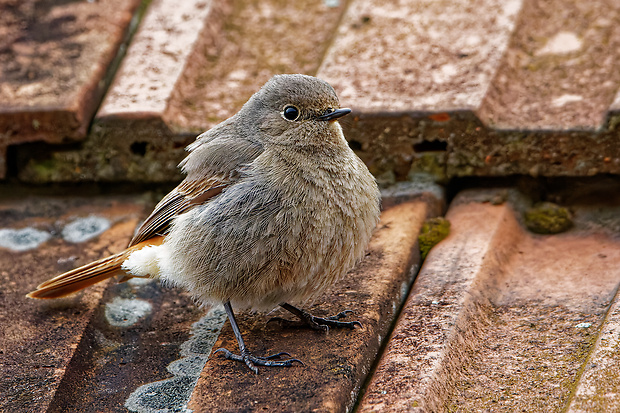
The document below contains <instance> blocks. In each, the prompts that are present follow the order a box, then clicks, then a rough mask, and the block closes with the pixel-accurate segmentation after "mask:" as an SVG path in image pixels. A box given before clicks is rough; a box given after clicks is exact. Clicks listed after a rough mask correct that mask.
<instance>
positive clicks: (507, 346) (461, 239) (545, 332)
mask: <svg viewBox="0 0 620 413" xmlns="http://www.w3.org/2000/svg"><path fill="white" fill-rule="evenodd" d="M492 197H493V196H492V195H491V196H489V195H488V193H485V192H483V191H477V192H474V191H472V192H466V193H462V194H461V195H460V196H459V197H457V199H456V200H455V202H454V203H453V204H452V205H451V207H450V209H449V211H448V214H447V218H448V219H449V220H450V222H451V224H452V227H451V228H452V232H451V234H450V236H449V237H448V238H446V239H445V240H444V241H443V242H442V243H440V244H439V245H437V246H436V247H435V249H433V250H432V251H431V253H430V255H429V256H428V258H427V260H426V262H425V263H424V266H423V267H422V269H421V272H420V274H419V275H418V277H417V279H416V282H415V284H414V286H413V289H412V292H411V294H410V296H409V299H408V300H407V303H406V304H405V308H404V310H403V312H402V313H401V316H400V318H399V320H398V322H397V325H396V327H395V329H394V331H393V333H392V336H391V339H390V341H389V343H388V344H387V347H386V351H385V353H384V354H383V356H382V359H381V361H380V362H379V365H378V367H377V370H376V372H375V374H374V376H373V378H372V380H371V383H370V384H369V386H368V389H367V391H366V393H365V395H364V398H363V400H362V401H361V404H360V411H443V410H451V409H454V408H456V406H458V408H460V409H464V410H487V409H488V410H493V411H520V410H522V409H525V410H528V411H531V410H537V411H538V410H544V411H561V410H562V409H563V407H564V406H565V405H566V404H567V403H568V402H569V401H570V400H571V397H572V391H573V390H572V389H573V385H574V384H573V383H575V382H579V380H580V376H582V371H583V368H584V366H585V365H586V363H587V360H588V354H589V353H590V351H592V349H593V348H594V349H595V350H594V351H595V352H594V354H595V355H594V356H593V358H592V359H591V360H596V359H597V357H599V358H600V357H602V354H604V353H605V347H604V345H600V344H599V345H598V346H594V343H595V342H596V338H597V336H598V326H600V325H601V323H604V322H605V320H606V314H608V312H609V311H610V305H611V304H612V300H613V299H614V296H615V294H616V289H617V280H618V277H619V276H620V273H619V272H618V265H617V263H618V261H619V260H620V252H619V251H620V248H618V247H619V246H620V244H619V243H618V239H617V234H616V235H614V233H613V230H612V231H610V229H612V228H615V227H617V222H616V221H617V220H615V221H613V220H612V221H611V222H616V223H614V224H611V223H609V224H608V225H606V227H608V229H605V228H604V227H600V226H599V225H597V224H595V223H596V222H597V221H599V222H600V220H601V219H603V218H602V217H604V216H611V215H609V214H613V211H616V210H617V206H615V207H608V209H604V208H601V206H599V207H597V208H590V209H589V210H588V208H581V207H576V212H575V214H576V216H577V218H576V220H577V221H579V222H578V223H577V224H576V228H575V229H573V230H571V231H569V232H567V233H564V234H558V235H552V236H539V235H533V234H531V233H529V232H527V231H526V230H524V229H523V228H522V227H521V226H520V224H519V222H518V220H519V216H518V215H516V214H515V212H514V210H513V207H514V205H512V203H510V204H508V203H505V204H502V205H491V204H490V203H489V202H488V201H489V199H491V198H492ZM511 205H512V207H511ZM614 208H615V209H614ZM595 209H596V211H595ZM610 225H611V228H609V226H610ZM612 310H613V308H612ZM612 314H613V313H612ZM609 319H610V318H608V320H609ZM603 329H604V331H606V330H609V331H613V329H614V322H613V321H611V322H610V321H607V322H606V323H605V327H603ZM603 338H604V336H603ZM597 349H598V350H597ZM614 357H615V356H613V355H607V354H605V358H606V360H605V363H604V364H601V370H599V371H597V370H596V367H591V368H590V372H591V373H590V375H589V376H588V375H586V376H585V377H583V378H582V379H581V380H582V382H584V384H581V382H580V387H578V389H577V394H581V393H587V389H588V387H587V386H588V385H590V386H592V384H594V383H595V381H596V380H594V379H593V377H599V378H605V377H606V378H607V381H606V382H604V381H602V382H599V383H598V384H597V385H600V387H597V389H600V391H603V389H604V388H609V387H610V386H613V385H614V384H615V385H617V381H615V379H613V378H611V376H609V375H607V376H606V375H605V373H606V371H607V370H606V368H605V365H609V364H610V363H613V360H614ZM595 364H596V362H595ZM610 378H611V381H610ZM597 385H595V387H596V386H597ZM582 387H585V388H586V391H585V392H584V391H582V390H581V388H582ZM590 389H591V388H590ZM589 394H592V392H590V393H589ZM577 400H579V399H577V398H575V401H574V403H573V405H574V406H575V407H576V408H578V407H579V406H584V405H587V404H579V403H577ZM580 401H582V402H584V403H587V402H592V398H591V397H590V398H589V399H588V397H584V398H582V399H581V400H580ZM612 403H613V401H612ZM597 406H598V407H600V406H601V405H597ZM595 410H596V409H595ZM590 411H592V410H590Z"/></svg>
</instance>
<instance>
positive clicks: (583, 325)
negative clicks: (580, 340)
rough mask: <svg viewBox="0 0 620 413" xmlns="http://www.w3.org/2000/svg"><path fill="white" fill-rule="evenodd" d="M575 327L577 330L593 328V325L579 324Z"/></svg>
mask: <svg viewBox="0 0 620 413" xmlns="http://www.w3.org/2000/svg"><path fill="white" fill-rule="evenodd" d="M575 327H576V328H590V327H592V323H579V324H577V325H576V326H575Z"/></svg>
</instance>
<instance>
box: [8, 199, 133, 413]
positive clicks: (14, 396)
mask: <svg viewBox="0 0 620 413" xmlns="http://www.w3.org/2000/svg"><path fill="white" fill-rule="evenodd" d="M97 201H98V202H93V201H87V200H85V199H76V198H72V199H58V198H56V199H47V198H30V199H27V200H26V199H21V200H17V201H7V200H3V201H2V204H1V205H0V216H1V217H2V218H1V221H0V222H1V224H0V226H1V228H0V231H2V233H1V234H0V268H2V270H0V278H1V280H2V284H3V288H2V292H1V293H0V324H1V325H2V326H3V327H2V329H1V330H2V331H1V333H0V349H1V351H0V371H1V372H2V379H1V380H0V393H1V394H2V395H3V397H2V400H0V410H2V411H14V412H31V411H46V410H47V408H48V407H49V405H50V403H51V402H52V399H53V398H54V395H55V393H56V391H57V389H58V386H59V384H60V382H61V381H62V380H63V378H64V377H65V375H66V372H67V368H68V365H69V364H70V362H71V360H72V357H73V356H74V354H75V352H76V349H77V348H78V347H79V344H80V342H81V340H82V339H83V335H84V331H85V329H86V328H87V325H88V324H89V322H90V320H91V318H92V317H93V314H94V312H96V309H97V308H98V306H99V303H100V300H101V297H102V293H103V290H104V288H105V283H104V284H101V285H98V286H95V287H93V288H91V289H89V290H88V291H86V292H84V293H82V294H79V295H77V296H74V297H71V298H65V299H59V300H54V301H38V300H31V299H28V298H26V296H25V295H26V293H28V292H30V291H32V289H33V288H34V287H35V286H36V285H37V284H39V283H41V282H43V281H44V280H46V279H48V278H50V277H51V276H53V275H55V274H57V273H60V272H62V271H67V270H69V269H71V268H73V267H74V266H75V265H78V264H83V263H86V262H89V261H91V260H94V259H98V258H100V257H101V256H103V255H107V254H109V253H110V252H112V251H118V250H120V249H122V248H124V246H125V244H126V243H127V241H128V239H129V237H130V236H131V234H132V233H133V230H134V228H135V226H136V224H137V216H138V215H139V214H140V213H141V211H142V209H143V208H142V207H141V206H140V205H136V204H134V203H131V202H128V201H127V199H113V198H99V199H98V200H97ZM108 225H109V226H110V228H109V229H107V230H105V228H106V227H107V226H108ZM102 231H103V232H102ZM99 233H101V234H100V235H98V234H99ZM88 237H94V238H91V239H88V240H83V239H84V238H88Z"/></svg>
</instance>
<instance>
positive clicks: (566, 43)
mask: <svg viewBox="0 0 620 413" xmlns="http://www.w3.org/2000/svg"><path fill="white" fill-rule="evenodd" d="M582 44H583V42H582V40H581V39H580V38H579V37H577V35H576V34H575V33H572V32H559V33H558V34H556V35H555V36H553V37H552V38H551V39H549V41H548V42H547V44H545V45H544V46H543V47H542V48H541V49H539V50H538V51H537V52H536V55H537V56H542V55H549V54H567V53H572V52H576V51H578V50H579V49H581V46H582Z"/></svg>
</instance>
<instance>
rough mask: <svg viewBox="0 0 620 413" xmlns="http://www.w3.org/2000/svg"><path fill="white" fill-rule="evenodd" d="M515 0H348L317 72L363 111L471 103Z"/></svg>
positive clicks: (504, 35) (497, 54)
mask: <svg viewBox="0 0 620 413" xmlns="http://www.w3.org/2000/svg"><path fill="white" fill-rule="evenodd" d="M520 8H521V1H520V0H511V1H496V0H476V1H470V2H433V1H423V2H418V3H415V4H412V3H406V2H400V3H397V4H387V3H384V2H382V1H377V0H357V1H353V2H352V4H351V5H350V6H349V8H348V9H347V13H346V15H345V17H344V18H343V21H342V22H341V24H340V25H339V27H338V32H337V35H336V37H335V39H334V41H333V43H332V47H331V48H330V49H329V52H328V53H327V55H326V57H325V60H324V61H323V64H322V65H321V68H320V69H319V72H318V75H319V76H320V77H323V78H325V79H326V80H327V81H329V82H331V83H332V84H333V85H334V87H335V88H336V90H337V91H338V92H339V93H340V96H341V99H343V100H345V101H347V102H349V104H350V105H352V107H353V108H354V109H356V110H358V111H362V112H364V113H369V112H379V113H381V114H385V113H411V112H447V111H450V112H451V111H455V110H475V109H477V108H478V106H479V105H480V103H481V101H482V98H483V97H484V94H485V92H486V89H487V88H488V86H489V82H490V81H491V79H492V77H493V75H494V73H495V70H496V68H497V65H498V64H499V63H500V61H501V56H502V54H503V52H504V50H505V49H506V47H507V45H508V41H509V39H510V34H511V33H512V30H513V27H514V24H515V20H516V17H517V14H518V12H519V9H520ZM482 10H483V11H484V12H483V13H481V12H480V11H482Z"/></svg>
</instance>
